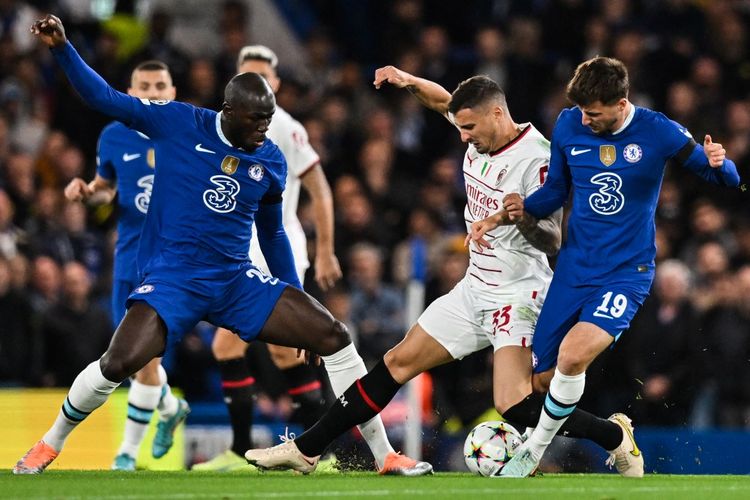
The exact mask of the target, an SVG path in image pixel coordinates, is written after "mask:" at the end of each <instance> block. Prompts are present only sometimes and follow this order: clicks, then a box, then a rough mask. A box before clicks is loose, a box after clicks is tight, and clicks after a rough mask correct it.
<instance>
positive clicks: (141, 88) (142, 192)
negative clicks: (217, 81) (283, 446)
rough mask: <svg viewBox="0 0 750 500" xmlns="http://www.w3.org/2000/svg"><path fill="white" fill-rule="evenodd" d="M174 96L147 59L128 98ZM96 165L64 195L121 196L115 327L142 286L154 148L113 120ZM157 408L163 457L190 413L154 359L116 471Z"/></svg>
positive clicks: (157, 447) (139, 380) (87, 199)
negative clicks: (140, 262) (140, 263)
mask: <svg viewBox="0 0 750 500" xmlns="http://www.w3.org/2000/svg"><path fill="white" fill-rule="evenodd" d="M175 93H176V90H175V87H174V86H173V85H172V77H171V75H170V73H169V68H168V67H167V66H166V64H164V63H162V62H160V61H146V62H143V63H141V64H139V65H138V66H136V67H135V69H134V70H133V73H132V75H131V77H130V87H129V88H128V94H129V95H132V96H134V97H138V98H141V99H149V100H167V101H171V100H173V99H174V98H175ZM96 161H97V169H96V177H94V180H92V181H91V182H89V183H86V182H85V181H84V180H83V179H81V178H75V179H73V180H71V181H70V183H69V184H68V185H67V186H66V187H65V197H66V198H67V199H69V200H71V201H81V202H83V203H86V204H87V205H92V206H96V205H103V204H108V203H111V202H112V201H113V200H114V198H115V195H116V194H118V193H119V197H118V200H117V202H118V207H119V219H118V223H117V244H116V246H115V259H114V277H113V280H112V281H113V285H112V321H113V323H114V326H115V328H116V327H117V325H119V324H120V321H122V318H123V316H125V302H126V301H127V298H128V295H130V293H131V292H132V291H133V290H135V288H136V287H137V286H138V284H139V283H140V281H139V280H138V273H137V266H136V253H137V251H138V239H139V237H140V235H141V228H142V227H143V222H144V221H145V220H146V212H147V211H148V205H149V202H150V201H151V191H152V189H153V184H154V167H155V166H156V155H155V152H154V145H153V144H152V143H151V140H150V139H149V138H148V137H147V136H146V135H144V134H142V133H140V132H137V131H135V130H133V129H130V128H128V126H127V125H125V124H123V123H121V122H113V123H111V124H110V125H108V126H107V127H106V128H105V129H104V130H103V131H102V133H101V135H100V136H99V143H98V148H97V158H96ZM155 409H158V410H159V423H158V424H157V433H156V436H155V437H154V442H153V446H152V449H151V453H152V455H153V456H154V457H155V458H160V457H162V456H164V455H165V454H166V453H167V451H169V448H171V446H172V440H173V438H172V437H173V434H174V430H175V428H176V427H177V425H179V423H180V422H182V421H183V420H185V417H186V416H187V414H188V412H189V411H190V410H189V407H188V404H187V402H185V400H183V399H178V398H176V397H175V396H174V395H173V394H172V391H171V390H170V388H169V385H168V384H167V374H166V372H165V371H164V368H162V366H161V360H160V359H159V358H156V359H154V360H152V361H150V362H149V363H148V364H147V365H146V366H145V367H143V369H141V370H140V371H138V373H136V374H135V377H134V378H133V379H132V380H131V382H130V390H129V391H128V418H127V421H126V422H125V435H124V436H123V441H122V444H121V445H120V449H119V451H118V452H117V456H116V457H115V460H114V463H113V464H112V469H114V470H128V471H130V470H135V459H136V457H137V456H138V449H139V447H140V445H141V441H143V438H144V436H145V435H146V430H147V429H148V424H149V422H150V421H151V416H152V414H153V412H154V410H155Z"/></svg>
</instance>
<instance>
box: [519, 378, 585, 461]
mask: <svg viewBox="0 0 750 500" xmlns="http://www.w3.org/2000/svg"><path fill="white" fill-rule="evenodd" d="M585 387H586V373H580V374H578V375H563V374H562V373H560V371H559V370H557V369H555V375H554V376H553V377H552V381H551V382H550V384H549V392H548V393H547V397H546V399H545V400H544V407H543V409H542V414H541V416H540V417H539V424H538V425H537V426H536V429H534V432H533V433H532V434H531V437H530V438H529V440H528V447H529V450H530V451H531V453H532V455H534V458H536V459H540V458H541V457H542V455H543V454H544V450H546V449H547V446H549V444H550V443H551V442H552V438H554V437H555V435H556V434H557V431H558V430H560V427H562V425H563V424H564V423H565V421H566V420H567V419H568V417H569V416H570V414H571V413H573V411H574V410H575V409H576V405H577V404H578V401H580V400H581V396H583V390H584V388H585Z"/></svg>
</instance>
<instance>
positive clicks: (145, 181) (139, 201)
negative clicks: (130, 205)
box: [134, 174, 154, 214]
mask: <svg viewBox="0 0 750 500" xmlns="http://www.w3.org/2000/svg"><path fill="white" fill-rule="evenodd" d="M136 184H137V185H138V187H139V188H143V192H141V193H138V194H137V195H135V200H134V202H135V208H137V209H138V211H139V212H141V213H143V214H145V213H146V212H148V204H149V203H150V202H151V191H153V189H154V174H151V175H144V176H143V177H141V178H140V179H138V182H137V183H136Z"/></svg>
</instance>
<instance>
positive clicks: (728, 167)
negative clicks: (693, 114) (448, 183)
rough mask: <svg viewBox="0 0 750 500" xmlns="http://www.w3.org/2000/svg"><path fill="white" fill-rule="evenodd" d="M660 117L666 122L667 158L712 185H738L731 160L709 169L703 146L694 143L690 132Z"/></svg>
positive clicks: (738, 178)
mask: <svg viewBox="0 0 750 500" xmlns="http://www.w3.org/2000/svg"><path fill="white" fill-rule="evenodd" d="M660 116H661V117H662V118H663V119H664V120H665V122H666V123H665V126H664V127H663V128H664V130H665V134H664V138H665V141H664V143H665V146H666V147H667V148H668V149H667V156H668V157H670V158H674V159H675V160H676V161H677V162H678V163H680V164H681V165H682V166H683V167H685V168H687V169H688V170H690V171H692V172H693V173H695V174H696V175H698V176H699V177H701V178H703V179H705V180H707V181H708V182H711V183H713V184H718V185H719V186H730V187H736V186H739V185H740V176H739V174H738V173H737V166H736V165H735V164H734V162H733V161H732V160H730V159H729V158H727V159H725V160H724V163H723V164H722V165H721V167H719V168H713V167H711V165H710V164H709V163H708V157H707V156H706V153H705V151H704V149H703V146H701V145H700V144H698V143H696V142H695V139H693V136H692V135H691V134H690V132H688V130H687V129H686V128H685V127H683V126H682V125H680V124H679V123H677V122H676V121H673V120H670V119H668V118H667V117H665V116H664V115H660Z"/></svg>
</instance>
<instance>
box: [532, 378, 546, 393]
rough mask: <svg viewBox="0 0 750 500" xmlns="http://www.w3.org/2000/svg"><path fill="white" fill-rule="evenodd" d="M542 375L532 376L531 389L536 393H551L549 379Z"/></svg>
mask: <svg viewBox="0 0 750 500" xmlns="http://www.w3.org/2000/svg"><path fill="white" fill-rule="evenodd" d="M542 375H543V374H541V373H535V374H533V375H532V376H531V388H532V390H533V391H534V392H539V393H545V392H548V391H549V381H550V379H549V377H544V376H542Z"/></svg>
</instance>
